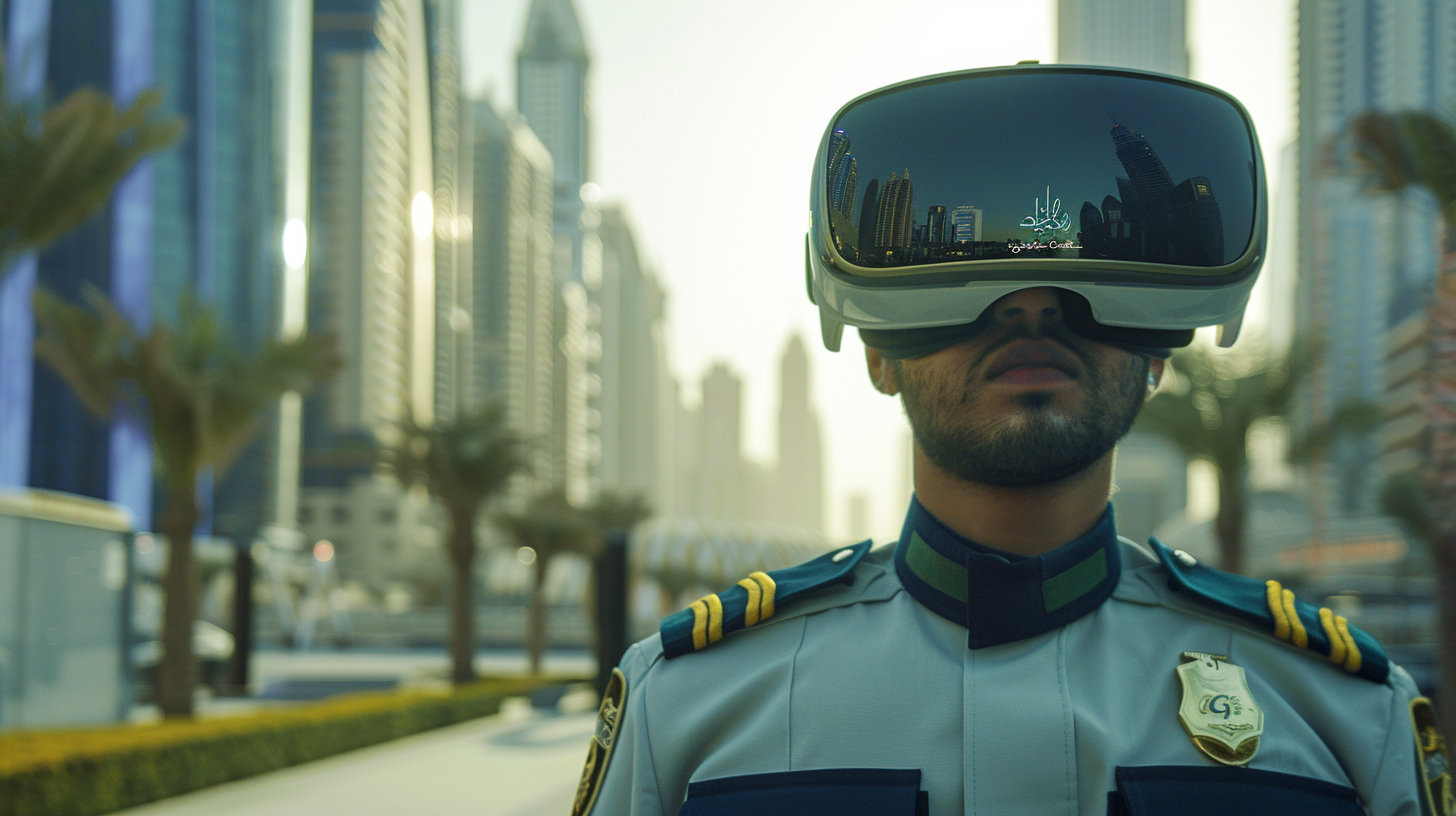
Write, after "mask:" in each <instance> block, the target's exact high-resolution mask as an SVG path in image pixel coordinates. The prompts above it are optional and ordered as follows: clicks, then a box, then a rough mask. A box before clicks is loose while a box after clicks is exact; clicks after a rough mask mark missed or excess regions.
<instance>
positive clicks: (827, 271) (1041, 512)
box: [574, 66, 1450, 816]
mask: <svg viewBox="0 0 1456 816" xmlns="http://www.w3.org/2000/svg"><path fill="white" fill-rule="evenodd" d="M1048 100H1056V104H1048ZM1109 111H1115V112H1116V113H1115V116H1116V117H1117V118H1118V119H1122V117H1127V118H1126V119H1125V120H1122V121H1114V123H1113V124H1112V128H1111V133H1110V134H1109V133H1108V124H1107V122H1106V118H1105V117H1103V116H1102V114H1106V113H1108V112H1109ZM1099 120H1100V121H1099ZM1128 122H1132V123H1135V124H1136V127H1134V126H1133V125H1132V124H1128ZM1047 134H1055V135H1056V136H1057V139H1056V140H1055V142H1054V143H1052V144H1048V143H1047V142H1046V141H1045V139H1046V135H1047ZM1109 136H1110V138H1109ZM1039 139H1040V141H1039ZM1155 145H1156V147H1155ZM1254 145H1255V142H1254V140H1253V135H1252V129H1251V126H1250V125H1249V124H1248V122H1247V116H1246V114H1244V113H1243V111H1242V109H1241V108H1239V107H1238V106H1237V103H1235V102H1233V101H1232V100H1231V99H1230V98H1228V97H1226V96H1224V95H1222V94H1220V93H1218V92H1216V91H1213V90H1212V89H1208V88H1206V87H1205V86H1199V85H1196V84H1194V83H1189V82H1186V81H1181V80H1174V79H1171V78H1167V77H1159V76H1155V75H1146V74H1138V73H1136V72H1127V71H1114V70H1110V69H1105V70H1103V69H1085V68H1067V67H1063V66H1055V67H1052V66H1048V67H1040V66H1026V67H1022V66H1018V67H1016V68H1012V69H996V70H990V71H979V72H964V73H961V74H953V75H946V76H942V77H932V78H927V79H925V80H919V81H914V82H910V83H903V84H902V85H898V86H892V87H891V88H888V89H882V90H881V91H877V92H875V93H872V94H868V95H866V96H865V97H861V98H860V99H858V100H856V101H854V102H852V103H850V105H848V106H846V107H845V108H844V109H843V110H841V112H840V113H839V114H838V115H837V116H836V118H835V120H834V122H833V124H832V125H831V127H830V129H829V133H828V134H827V135H826V138H825V142H824V144H823V145H822V146H821V150H820V156H819V162H818V164H817V166H816V172H815V181H814V188H813V189H814V192H813V202H812V209H811V212H812V214H813V218H814V226H813V228H812V229H811V233H810V236H809V266H810V271H809V274H810V281H811V284H810V285H811V293H812V297H813V298H814V300H815V301H816V303H817V304H818V305H819V308H820V313H821V319H822V323H823V325H824V335H825V342H826V345H827V346H828V347H829V348H830V349H831V350H837V348H838V345H839V333H840V332H841V331H842V328H843V326H844V325H845V324H850V325H856V326H858V327H859V328H860V333H861V336H862V337H863V339H864V341H865V345H866V362H867V365H868V370H869V376H870V380H871V381H872V383H873V384H874V387H875V388H876V389H878V390H879V391H880V392H881V393H884V394H887V395H891V396H899V397H900V398H901V400H902V401H903V404H904V407H905V411H906V414H907V415H908V416H909V419H910V422H911V425H912V427H913V429H914V433H915V442H916V444H915V495H914V497H913V498H912V499H911V501H910V509H909V512H908V514H907V517H906V520H905V525H904V529H903V532H902V534H901V538H900V540H899V541H898V542H896V543H895V544H894V545H893V546H884V547H879V548H874V549H871V548H870V545H869V542H865V543H863V544H860V545H856V546H854V547H847V548H843V549H840V550H837V551H835V552H832V553H827V554H825V555H824V556H822V557H820V558H818V559H814V560H813V561H810V562H808V563H806V564H802V565H800V566H798V567H794V568H791V569H787V570H779V571H776V572H774V573H767V574H765V573H762V572H756V573H754V574H752V575H750V576H746V577H745V578H744V580H743V581H741V582H739V584H738V585H737V586H735V587H732V588H729V589H727V590H725V591H723V592H720V593H715V594H713V595H709V596H707V597H705V598H703V599H702V600H700V601H698V602H695V603H694V604H693V605H692V606H691V607H690V608H689V609H687V610H683V611H682V612H680V613H678V614H676V615H673V616H671V617H669V618H667V619H665V620H664V621H663V624H662V630H661V632H660V633H659V634H658V635H656V636H654V637H652V638H649V639H647V640H645V641H642V642H641V643H638V644H637V645H635V646H633V647H632V648H631V649H630V650H629V651H628V653H627V654H626V656H625V657H624V658H623V660H622V664H621V671H620V672H619V673H618V674H615V675H614V677H613V681H612V683H611V684H610V686H609V688H608V690H607V693H606V695H605V696H604V700H603V704H602V712H601V716H600V718H599V727H598V731H597V734H596V736H594V737H593V740H592V744H591V750H590V753H589V755H588V760H587V767H586V769H585V771H584V773H583V777H582V781H581V786H580V788H579V791H578V797H577V801H576V806H575V808H574V812H575V813H578V814H584V813H588V812H590V813H593V814H597V815H598V816H617V814H633V815H634V816H640V814H653V816H657V815H658V814H664V815H666V814H673V813H682V814H691V815H692V816H701V815H702V814H729V813H733V814H744V813H746V814H753V816H774V815H775V814H791V813H793V814H798V813H835V814H869V813H876V814H905V816H912V815H913V814H960V813H975V814H994V816H1019V815H1020V814H1027V816H1031V815H1032V814H1036V815H1037V816H1041V815H1042V814H1063V813H1065V814H1099V816H1100V814H1104V813H1105V814H1127V815H1128V816H1147V814H1173V813H1176V814H1210V815H1211V814H1239V816H1249V815H1251V814H1274V813H1278V814H1303V813H1313V814H1332V815H1334V816H1345V815H1346V814H1350V815H1351V816H1353V814H1362V813H1371V814H1380V815H1381V816H1385V815H1386V814H1391V815H1394V814H1402V815H1405V814H1409V815H1410V816H1414V815H1415V814H1420V813H1428V814H1446V813H1449V812H1450V811H1449V808H1450V777H1449V773H1448V772H1447V771H1446V768H1445V755H1444V747H1443V743H1442V741H1441V738H1440V735H1439V733H1438V732H1436V730H1435V727H1434V714H1433V712H1432V711H1431V708H1430V705H1429V702H1428V701H1425V700H1423V699H1421V698H1419V696H1418V692H1417V691H1416V689H1415V686H1414V685H1413V683H1412V682H1411V680H1410V678H1409V676H1408V675H1406V673H1405V672H1404V671H1402V670H1401V669H1400V668H1399V667H1396V666H1393V665H1391V664H1390V662H1389V661H1388V660H1387V659H1386V657H1385V656H1384V654H1383V652H1382V651H1381V650H1380V648H1379V646H1378V644H1376V643H1375V641H1374V640H1373V639H1371V638H1370V637H1369V636H1368V635H1366V634H1365V633H1364V632H1362V631H1360V630H1359V629H1358V628H1357V627H1354V626H1352V625H1350V624H1349V622H1348V621H1346V620H1345V619H1344V618H1341V617H1339V616H1336V615H1334V614H1333V613H1331V612H1330V610H1328V609H1316V608H1315V607H1313V606H1310V605H1309V604H1305V603H1303V602H1302V601H1299V600H1297V599H1295V598H1294V597H1293V595H1292V593H1290V592H1289V591H1288V590H1285V589H1284V588H1283V587H1281V586H1280V585H1279V584H1278V583H1277V582H1273V581H1270V582H1263V581H1256V580H1253V579H1248V578H1242V577H1239V576H1232V575H1228V574H1225V573H1221V572H1218V571H1217V570H1213V569H1210V568H1208V567H1205V566H1203V565H1200V564H1198V563H1197V562H1196V561H1195V560H1194V559H1193V558H1191V557H1190V556H1188V555H1187V554H1186V553H1181V552H1173V551H1170V550H1168V549H1167V548H1166V547H1163V546H1162V545H1161V544H1158V543H1157V542H1150V543H1149V544H1148V545H1146V546H1144V545H1141V544H1137V543H1135V542H1132V541H1128V540H1126V539H1119V538H1118V537H1117V535H1116V531H1115V526H1114V519H1113V513H1112V509H1111V507H1110V505H1109V503H1108V495H1109V492H1110V489H1111V484H1112V476H1113V462H1114V446H1115V445H1116V443H1117V441H1118V440H1119V439H1120V438H1121V437H1122V436H1123V435H1124V434H1125V433H1126V432H1127V430H1128V429H1129V428H1130V427H1131V425H1132V422H1133V420H1134V419H1135V417H1136V416H1137V413H1138V410H1139V408H1140V406H1141V405H1142V403H1143V401H1144V400H1145V399H1147V398H1149V397H1150V396H1151V395H1152V394H1153V392H1154V391H1155V390H1156V389H1157V386H1158V384H1159V382H1160V380H1161V378H1162V377H1163V375H1164V372H1165V363H1164V360H1165V359H1166V358H1167V357H1168V355H1169V353H1170V347H1174V346H1179V345H1186V344H1187V343H1188V342H1190V340H1191V338H1192V329H1193V328H1195V327H1197V326H1200V325H1211V324H1220V325H1221V326H1222V332H1221V337H1220V342H1221V344H1223V345H1229V344H1231V343H1232V342H1233V338H1234V336H1235V335H1236V334H1237V329H1238V323H1239V320H1240V318H1241V315H1242V312H1243V306H1244V303H1245V302H1246V299H1247V296H1248V289H1249V287H1251V286H1252V285H1253V280H1254V278H1255V276H1256V275H1257V271H1258V264H1259V260H1260V258H1261V256H1262V244H1263V234H1264V222H1263V211H1264V193H1263V185H1262V175H1261V173H1262V171H1261V169H1260V167H1261V165H1260V162H1259V157H1258V154H1257V148H1256V147H1254ZM846 168H848V170H846ZM891 168H895V169H891ZM912 168H913V169H915V179H916V182H915V183H916V184H919V185H920V186H919V187H912V186H911V182H910V181H909V179H910V175H911V169H912ZM1251 169H1252V170H1253V171H1254V172H1253V173H1250V172H1249V171H1250V170H1251ZM900 170H903V176H902V175H900V172H899V171H900ZM1008 170H1009V171H1008ZM882 173H883V174H885V175H887V176H888V179H889V180H888V181H887V182H886V183H884V184H883V185H881V184H879V183H877V182H878V181H879V179H880V178H882V177H883V176H881V174H882ZM1124 173H1125V174H1126V175H1122V174H1124ZM1022 174H1025V175H1033V176H1035V177H1036V178H1038V179H1040V178H1048V177H1050V178H1052V179H1054V180H1056V181H1057V183H1059V184H1063V185H1065V186H1066V187H1069V188H1072V189H1070V190H1069V191H1068V192H1075V193H1078V196H1077V197H1080V198H1084V199H1086V200H1087V202H1088V203H1087V204H1085V205H1084V206H1083V207H1082V210H1081V214H1080V224H1079V228H1078V230H1077V231H1076V232H1075V234H1074V233H1072V228H1071V224H1070V218H1069V217H1067V216H1065V215H1064V214H1061V213H1060V208H1061V201H1060V198H1054V197H1053V195H1052V193H1051V191H1050V190H1049V189H1048V190H1047V192H1046V197H1045V198H1044V199H1043V198H1041V197H1040V196H1038V197H1036V200H1035V203H1033V204H1032V205H1031V207H1032V209H1031V212H1030V214H1028V215H1025V217H1021V216H1022V215H1023V214H1024V211H1025V210H1026V206H1025V204H1024V203H1022V202H1020V201H1019V200H1018V196H1019V195H1020V193H1021V192H1022V191H1023V190H1024V189H1025V185H1024V184H1022V183H1021V182H1020V181H1019V180H1018V176H1019V175H1022ZM866 177H872V178H874V179H875V182H871V183H870V185H869V187H870V188H877V193H876V194H875V195H874V196H873V197H871V196H869V195H867V196H866V197H865V199H864V202H863V204H862V205H861V206H862V207H863V208H864V209H862V210H860V211H859V212H858V213H856V212H855V211H854V210H855V205H856V204H859V202H854V201H852V198H853V192H852V191H851V192H850V193H849V194H848V195H845V194H844V192H843V190H844V188H845V187H846V186H849V187H850V188H851V190H852V188H853V186H854V185H853V184H848V185H847V184H846V182H845V179H847V178H866ZM1179 178H1182V179H1184V180H1183V181H1182V182H1181V183H1180V182H1179V181H1178V179H1179ZM1114 189H1115V190H1116V191H1117V193H1118V195H1117V196H1115V197H1114V196H1113V195H1112V194H1111V193H1110V192H1108V194H1107V195H1106V196H1105V197H1104V198H1103V200H1102V202H1101V206H1100V207H1099V206H1097V205H1095V204H1093V203H1091V202H1092V201H1095V200H1096V197H1097V196H1098V195H1100V194H1101V193H1103V192H1104V191H1108V190H1114ZM1214 190H1219V191H1220V198H1218V199H1214V197H1213V192H1212V191H1214ZM971 195H974V196H975V197H976V199H977V201H978V204H979V205H980V206H977V207H974V208H973V207H970V206H969V205H964V206H963V208H962V209H960V210H959V212H961V213H965V212H966V211H968V210H975V211H976V212H975V213H973V214H972V215H970V216H969V218H963V220H962V225H965V224H967V223H969V222H970V218H974V219H982V218H984V223H982V224H981V225H980V226H979V228H978V229H979V232H980V233H981V234H980V235H979V236H978V235H977V234H976V232H974V231H972V230H971V229H970V228H966V229H964V230H962V231H961V232H960V234H955V233H954V232H953V231H952V230H950V229H947V228H945V227H944V226H941V227H940V229H939V230H937V232H939V233H940V235H941V236H943V237H942V238H941V239H940V240H939V241H938V242H937V241H936V240H933V239H931V238H930V233H929V231H926V232H922V233H919V236H918V237H916V230H915V229H914V219H913V217H912V215H913V212H914V211H913V209H912V206H913V203H912V202H913V198H921V200H922V201H926V200H928V201H929V202H930V203H931V204H932V209H931V213H932V216H934V215H936V214H937V213H939V214H942V215H943V214H944V213H946V212H948V211H949V212H957V211H958V210H957V209H953V208H952V207H954V206H955V205H958V204H960V200H958V199H956V198H953V196H966V197H969V196H971ZM922 196H924V197H922ZM1073 200H1075V199H1073ZM1018 208H1019V209H1018ZM865 210H868V211H869V217H866V216H865V215H864V212H865ZM1018 219H1019V220H1018ZM856 224H858V225H861V227H860V229H858V230H857V229H856V227H855V225H856ZM870 230H873V233H874V234H873V235H869V234H866V232H868V231H870ZM1018 231H1019V232H1018ZM1028 233H1031V234H1028ZM988 236H989V239H988ZM968 318H969V320H968Z"/></svg>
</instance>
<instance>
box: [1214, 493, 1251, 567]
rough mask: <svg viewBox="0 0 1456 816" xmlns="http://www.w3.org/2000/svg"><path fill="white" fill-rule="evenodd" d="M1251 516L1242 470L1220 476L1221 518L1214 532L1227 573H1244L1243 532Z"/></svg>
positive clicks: (1216, 518) (1216, 521)
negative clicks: (1248, 516)
mask: <svg viewBox="0 0 1456 816" xmlns="http://www.w3.org/2000/svg"><path fill="white" fill-rule="evenodd" d="M1247 515H1248V485H1247V483H1246V482H1245V480H1244V471H1243V469H1242V468H1240V469H1238V470H1237V471H1236V472H1233V473H1225V472H1224V471H1223V470H1222V469H1221V470H1220V471H1219V475H1218V515H1217V516H1215V517H1214V522H1213V529H1214V532H1215V534H1216V535H1217V536H1218V552H1219V558H1220V559H1221V561H1222V563H1221V564H1219V568H1220V569H1223V570H1224V571H1226V572H1232V573H1236V574H1238V575H1242V574H1243V573H1244V554H1245V549H1244V531H1245V525H1246V523H1247Z"/></svg>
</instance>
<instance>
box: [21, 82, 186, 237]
mask: <svg viewBox="0 0 1456 816" xmlns="http://www.w3.org/2000/svg"><path fill="white" fill-rule="evenodd" d="M3 84H4V77H3V70H0V87H3ZM161 99H162V96H161V92H160V91H157V90H155V89H152V90H148V91H145V92H143V93H141V94H139V95H138V96H137V98H136V100H135V101H134V102H133V103H132V104H131V105H130V106H129V107H127V108H126V109H125V110H122V111H119V112H118V111H117V110H116V108H115V106H114V105H113V103H112V101H111V99H110V97H108V96H106V95H105V94H102V93H100V92H98V91H96V90H93V89H89V88H82V89H79V90H77V91H74V92H72V93H71V94H70V95H69V96H67V97H66V98H65V99H64V100H62V101H61V102H59V103H57V104H56V105H54V106H52V107H51V108H49V109H48V110H45V111H43V112H39V113H37V110H36V107H35V106H34V105H33V104H31V103H27V102H24V101H16V100H12V99H10V98H9V97H8V96H4V95H3V94H0V259H8V258H9V257H10V256H12V255H13V254H14V253H15V252H19V251H26V250H34V249H41V248H43V247H45V246H46V245H48V244H50V243H51V242H52V241H54V240H55V239H57V238H59V237H60V236H61V235H63V234H65V233H66V232H68V231H70V230H71V229H74V228H75V227H76V226H77V225H79V224H80V223H81V222H82V221H84V220H86V219H87V218H89V217H90V216H91V215H92V214H93V213H94V212H96V211H97V210H98V209H100V208H101V207H102V206H103V205H104V204H105V203H106V201H107V200H108V199H109V198H110V196H111V191H112V189H113V188H114V187H115V186H116V184H117V182H118V181H120V180H121V178H122V177H123V176H125V175H126V174H127V173H128V172H130V171H131V168H132V167H134V166H135V165H136V163H137V162H138V161H139V160H140V159H141V158H142V157H143V156H145V155H147V154H148V153H151V152H154V151H157V150H160V149H162V148H164V147H166V146H168V145H170V144H172V143H173V142H175V141H176V140H177V139H178V138H179V137H180V136H181V134H182V131H183V129H184V128H183V125H182V121H181V119H179V118H177V117H170V118H159V117H157V116H155V115H154V112H155V109H156V108H157V106H158V105H159V104H160V102H161Z"/></svg>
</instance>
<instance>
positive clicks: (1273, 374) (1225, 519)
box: [1134, 344, 1309, 572]
mask: <svg viewBox="0 0 1456 816" xmlns="http://www.w3.org/2000/svg"><path fill="white" fill-rule="evenodd" d="M1172 368H1173V370H1174V371H1175V372H1177V376H1175V377H1174V378H1173V380H1174V382H1173V383H1172V384H1171V386H1170V387H1168V388H1166V389H1164V390H1163V391H1161V392H1160V393H1159V394H1158V395H1157V396H1156V397H1155V398H1154V399H1152V400H1150V401H1149V402H1148V403H1147V404H1146V405H1144V406H1143V409H1142V412H1141V413H1140V414H1139V415H1138V419H1137V424H1136V425H1135V426H1134V427H1135V428H1140V429H1142V430H1145V431H1149V432H1151V433H1154V434H1157V435H1159V436H1162V437H1164V438H1165V439H1168V440H1169V441H1171V442H1172V443H1173V444H1175V445H1177V446H1178V448H1179V449H1180V450H1181V451H1182V452H1183V454H1184V455H1185V456H1187V457H1188V458H1190V459H1202V460H1204V461H1207V462H1209V463H1211V464H1212V465H1213V466H1214V468H1215V470H1216V471H1217V472H1218V513H1217V515H1216V516H1215V517H1214V532H1215V535H1216V536H1217V538H1218V546H1219V555H1220V558H1221V561H1222V563H1221V564H1220V566H1221V567H1222V568H1223V569H1225V570H1228V571H1230V572H1243V570H1244V556H1245V540H1244V539H1245V527H1246V523H1247V516H1248V494H1249V459H1248V444H1249V442H1248V440H1249V429H1250V427H1252V426H1253V424H1254V422H1255V421H1257V420H1259V419H1262V418H1264V417H1268V416H1276V415H1280V414H1283V413H1284V412H1285V410H1286V408H1287V407H1288V405H1289V401H1290V398H1291V397H1292V396H1293V391H1294V388H1295V385H1296V384H1297V382H1298V380H1299V379H1300V377H1302V376H1303V374H1304V372H1306V371H1307V370H1308V369H1309V354H1308V353H1306V352H1305V351H1304V350H1303V345H1302V344H1296V346H1295V348H1294V350H1291V352H1290V353H1289V354H1288V355H1287V356H1285V357H1282V358H1278V359H1270V358H1269V357H1268V356H1267V355H1262V354H1256V355H1252V356H1250V355H1244V356H1235V355H1216V354H1213V353H1210V352H1209V351H1207V350H1206V349H1204V348H1203V347H1202V346H1197V345H1195V346H1189V347H1188V348H1186V349H1180V350H1179V351H1177V352H1176V353H1175V354H1174V355H1173V360H1172Z"/></svg>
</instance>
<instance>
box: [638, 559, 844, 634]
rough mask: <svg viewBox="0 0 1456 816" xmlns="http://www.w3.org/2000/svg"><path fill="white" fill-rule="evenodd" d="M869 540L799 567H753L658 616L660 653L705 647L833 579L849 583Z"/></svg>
mask: <svg viewBox="0 0 1456 816" xmlns="http://www.w3.org/2000/svg"><path fill="white" fill-rule="evenodd" d="M871 543H872V542H871V541H861V542H860V543H858V544H855V545H854V546H851V547H841V548H840V549H837V550H833V551H831V552H827V553H825V554H823V555H821V556H819V557H818V558H815V559H812V560H809V561H805V562H804V563H802V564H799V565H798V566H793V567H788V568H786V569H781V570H774V571H773V572H769V573H762V572H755V573H753V574H752V575H750V576H748V577H747V578H744V579H743V580H742V581H739V582H738V583H737V584H736V585H734V586H733V587H731V588H729V589H727V590H725V591H723V592H719V593H717V594H715V595H707V596H704V597H703V598H701V599H699V600H697V601H694V602H693V604H692V605H691V606H689V607H688V608H687V609H684V610H682V611H680V612H676V613H673V614H672V615H669V616H667V617H665V618H663V619H662V626H661V632H662V653H663V657H665V658H668V659H671V658H674V657H679V656H681V655H685V654H687V653H689V652H695V651H698V650H701V649H705V648H707V647H708V646H710V645H712V644H714V643H716V642H718V641H719V640H721V639H722V638H723V636H724V635H727V634H730V633H732V632H736V631H738V630H739V629H744V628H747V627H749V626H755V625H757V624H759V623H762V622H764V621H766V620H768V619H769V618H771V617H773V616H774V615H775V614H776V613H778V612H781V611H783V610H784V609H785V608H786V607H787V606H789V605H790V604H792V603H793V602H794V600H796V599H798V598H801V597H803V596H805V595H808V594H810V593H812V592H815V591H817V590H820V589H823V588H824V587H828V586H831V585H833V584H840V585H843V586H848V585H850V584H852V583H854V567H855V565H856V564H858V563H859V562H860V559H862V558H864V556H865V553H867V552H869V551H870V545H871Z"/></svg>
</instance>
